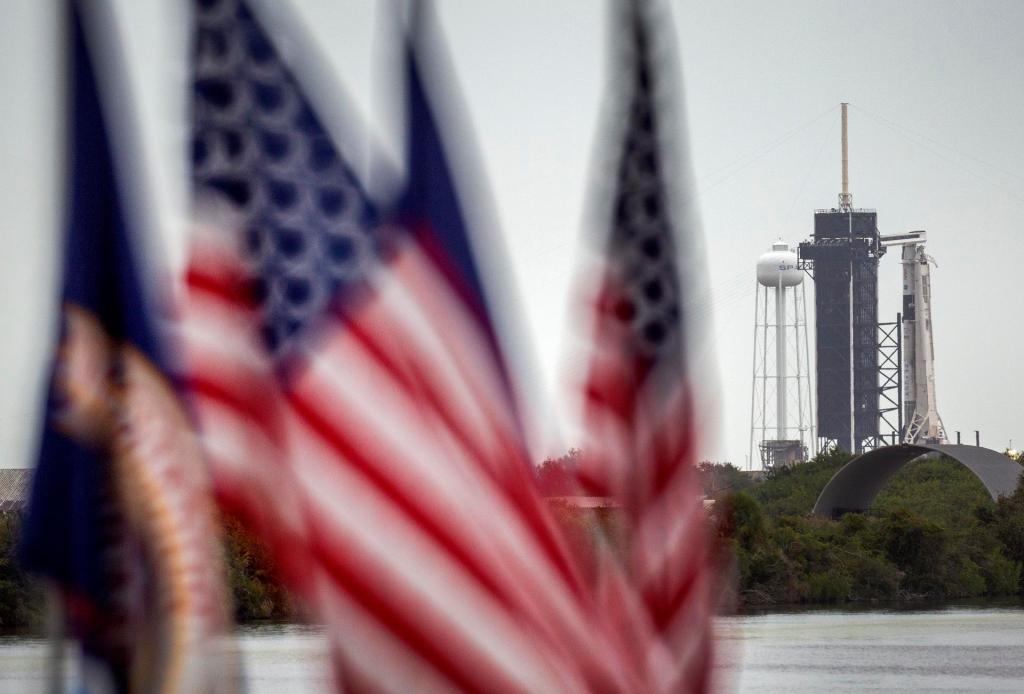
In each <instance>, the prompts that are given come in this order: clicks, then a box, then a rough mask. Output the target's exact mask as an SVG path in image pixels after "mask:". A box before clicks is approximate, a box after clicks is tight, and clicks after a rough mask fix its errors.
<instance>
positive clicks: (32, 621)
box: [0, 513, 43, 630]
mask: <svg viewBox="0 0 1024 694" xmlns="http://www.w3.org/2000/svg"><path fill="white" fill-rule="evenodd" d="M20 520H21V519H20V517H19V516H18V515H17V514H15V513H0V630H8V629H19V628H25V627H38V626H39V624H41V623H42V605H43V600H42V592H41V591H40V589H39V586H38V585H37V584H36V582H35V581H33V580H32V578H31V577H30V576H29V575H28V574H27V573H25V571H24V570H23V569H22V568H21V565H20V564H19V563H18V560H17V549H18V536H19V535H18V533H19V529H20Z"/></svg>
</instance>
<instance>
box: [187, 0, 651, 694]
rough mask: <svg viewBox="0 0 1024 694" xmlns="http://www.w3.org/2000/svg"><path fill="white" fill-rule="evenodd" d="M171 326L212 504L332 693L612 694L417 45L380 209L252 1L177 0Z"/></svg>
mask: <svg viewBox="0 0 1024 694" xmlns="http://www.w3.org/2000/svg"><path fill="white" fill-rule="evenodd" d="M195 9H196V35H195V40H196V44H195V46H196V52H195V56H194V61H195V62H194V64H195V81H194V85H195V106H194V114H193V118H194V120H193V172H194V173H193V179H194V186H195V197H196V211H197V229H198V233H197V237H196V244H195V250H194V254H193V256H192V261H191V265H190V268H189V271H188V281H187V285H188V290H189V299H188V302H187V306H186V310H185V314H184V321H183V327H182V333H183V336H184V338H185V341H186V343H187V346H188V352H189V363H190V368H189V380H190V383H191V386H192V390H193V393H194V395H195V402H196V407H197V412H198V416H199V420H200V422H201V426H202V429H203V436H204V442H205V445H206V448H207V451H208V452H209V455H210V459H211V461H212V463H213V467H214V478H215V480H216V483H217V489H218V492H219V494H220V497H221V499H222V501H223V502H224V503H225V504H226V505H227V506H228V507H229V508H231V509H233V510H235V511H236V512H237V513H238V514H239V515H240V516H241V517H242V518H243V519H244V520H246V521H247V522H248V524H249V527H250V528H251V529H253V531H254V532H255V533H256V534H258V535H260V536H262V537H263V538H265V539H266V540H267V542H268V544H269V546H270V549H271V552H272V554H273V555H274V557H275V559H276V561H277V563H278V565H279V566H280V568H281V570H282V572H283V574H284V577H285V578H286V580H287V581H288V583H289V585H290V586H291V587H292V589H293V590H295V591H296V592H297V593H298V594H299V595H300V597H302V598H304V600H305V603H306V604H307V605H308V606H309V607H310V609H312V610H313V612H314V613H315V617H316V618H317V619H320V620H323V621H324V622H325V623H326V625H327V628H328V636H329V639H330V641H331V646H332V651H331V653H332V659H333V662H334V664H335V668H336V673H337V674H338V676H339V682H341V683H343V684H344V686H345V688H346V689H349V688H350V689H353V690H356V691H361V690H374V691H429V690H451V689H459V690H470V691H585V690H601V691H630V690H634V691H635V690H637V689H638V688H640V682H641V679H640V677H639V674H638V673H637V672H635V671H634V670H633V669H632V668H631V666H630V665H629V663H628V662H627V661H626V660H625V654H624V650H623V649H622V648H621V647H620V646H619V645H618V643H619V642H618V640H617V639H616V638H615V637H614V635H613V634H612V633H611V632H610V630H609V629H608V626H609V623H608V622H607V620H606V619H605V618H604V615H603V613H601V611H600V610H598V609H597V605H596V603H595V602H594V599H593V593H592V591H591V590H590V589H589V588H588V586H587V585H585V584H584V582H583V581H582V579H581V578H580V574H579V572H578V571H577V569H576V565H575V562H574V559H573V557H572V555H571V554H570V552H569V551H568V550H567V549H566V547H565V544H564V542H563V541H562V539H561V536H560V534H559V532H558V530H557V528H556V527H555V525H554V524H553V522H552V521H551V518H550V516H549V515H548V513H547V511H546V509H545V508H544V506H543V503H542V501H541V499H540V497H539V495H538V493H537V491H536V488H535V484H534V480H533V476H532V473H531V469H530V463H529V461H528V459H527V457H526V455H525V452H524V446H523V442H522V436H521V430H520V425H519V422H518V420H517V416H516V414H515V407H514V404H513V398H512V396H511V393H510V391H509V375H508V372H507V369H506V366H505V362H504V359H503V357H502V355H501V352H500V350H499V348H498V340H497V337H496V333H495V328H494V324H493V322H492V320H491V312H490V305H489V302H488V298H487V295H486V293H485V291H484V288H483V282H482V278H481V276H480V274H479V271H478V269H477V262H476V259H475V256H474V251H475V250H476V249H475V246H474V239H473V238H472V236H471V230H470V229H469V228H468V225H467V223H466V220H465V217H464V215H463V212H462V207H463V200H461V199H460V197H459V194H458V192H457V190H456V186H455V182H454V177H453V174H452V171H451V170H450V168H449V161H448V157H447V155H446V147H445V146H444V145H443V139H442V136H441V134H440V133H439V131H438V129H437V127H436V125H435V120H434V116H433V107H434V104H433V103H432V102H431V99H430V97H429V95H428V94H427V93H426V91H425V89H424V84H423V81H422V79H421V73H420V63H419V60H418V53H419V52H420V51H421V50H423V45H424V44H425V43H426V42H428V41H429V39H428V37H427V33H428V32H427V31H426V30H425V29H424V25H426V24H429V15H427V13H426V11H425V10H424V9H423V8H420V9H419V10H418V11H417V13H416V17H415V18H414V21H413V29H412V39H411V43H410V46H409V48H408V51H407V61H406V72H407V117H408V122H409V132H408V142H407V144H408V151H407V162H406V164H407V184H406V189H405V192H404V194H403V195H402V196H401V197H400V200H399V202H398V204H397V205H396V209H395V212H394V213H393V214H391V215H389V216H388V217H387V218H386V219H384V220H379V218H378V215H377V213H376V212H375V207H374V205H373V204H372V203H371V202H370V200H369V199H368V197H367V195H366V193H365V191H364V188H363V187H362V186H361V184H360V183H359V182H358V181H357V180H356V178H355V176H354V175H353V173H352V171H351V169H350V167H349V166H348V165H347V163H346V161H345V158H344V156H343V153H342V152H341V151H339V149H338V148H337V146H336V145H335V144H334V142H333V141H332V139H331V138H330V136H329V135H328V133H327V131H326V129H325V128H324V125H323V123H322V122H321V121H320V120H319V118H318V116H317V114H316V113H315V111H314V109H313V107H312V105H311V102H310V101H309V100H308V99H307V97H306V93H305V91H304V89H303V87H302V83H301V79H300V78H301V75H299V74H296V73H295V72H293V71H292V70H291V69H290V68H289V66H288V64H286V62H285V61H284V60H283V59H282V57H281V55H280V53H279V52H278V51H277V50H276V48H275V45H274V43H273V37H271V36H269V35H268V34H267V32H266V30H265V28H264V27H263V26H262V25H261V23H260V21H259V16H258V15H257V13H255V12H253V11H252V10H251V9H250V8H249V7H248V6H247V5H246V4H245V3H243V2H238V1H234V0H222V1H221V2H205V1H204V2H197V4H196V8H195Z"/></svg>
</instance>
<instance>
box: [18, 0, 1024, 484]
mask: <svg viewBox="0 0 1024 694" xmlns="http://www.w3.org/2000/svg"><path fill="white" fill-rule="evenodd" d="M114 4H115V5H116V8H117V14H118V16H119V18H120V20H121V22H122V27H123V28H124V29H125V35H126V37H127V51H128V55H129V56H130V59H131V60H130V63H131V75H132V80H133V83H134V86H135V88H136V90H137V94H138V96H139V103H140V109H141V110H140V116H141V121H142V125H141V127H142V129H143V132H144V135H145V140H144V141H145V146H146V157H147V165H148V168H149V171H150V174H151V176H152V177H153V178H154V180H155V182H156V183H157V186H158V189H159V191H160V196H159V198H158V200H157V201H156V203H157V210H156V213H157V217H158V219H159V221H160V231H161V238H160V243H161V244H162V245H163V247H164V248H165V249H166V254H165V255H166V257H167V258H168V259H169V263H170V265H171V266H172V267H174V266H176V264H178V263H180V261H181V258H182V253H183V240H184V239H183V233H182V229H183V224H182V221H183V220H182V209H183V201H184V185H183V180H184V179H183V172H184V164H183V162H182V161H181V159H180V157H178V153H179V152H180V151H182V143H183V142H184V139H185V137H186V134H185V133H186V131H185V120H184V113H185V111H184V108H185V105H184V104H185V101H184V91H183V88H184V84H185V82H184V80H185V79H186V77H187V75H186V73H185V63H184V57H185V48H184V45H185V44H184V42H185V40H186V38H187V26H186V24H185V15H184V14H183V13H181V12H179V11H175V10H174V9H173V8H172V7H171V4H170V3H166V2H163V1H162V0H131V1H129V0H118V1H117V2H115V3H114ZM295 4H296V5H297V7H298V9H299V13H300V15H301V16H302V17H303V18H304V19H305V20H307V22H308V25H309V26H310V27H312V34H313V38H314V40H315V41H316V42H317V43H319V45H320V48H321V49H322V50H323V51H324V53H325V54H326V55H327V57H328V59H329V61H330V68H331V69H332V70H333V71H334V72H335V73H336V76H337V79H338V80H339V81H340V82H341V83H342V84H343V86H344V88H345V89H346V90H347V91H348V93H349V95H350V97H351V99H352V102H353V108H354V109H355V111H356V113H357V114H358V117H359V120H361V121H362V122H363V123H364V124H365V123H369V124H371V125H370V127H371V128H372V130H373V131H374V134H375V135H376V137H378V139H380V140H381V141H382V142H383V143H384V145H385V146H389V145H391V146H393V142H394V133H393V126H394V123H393V121H392V120H389V117H388V115H387V114H386V112H385V111H384V109H383V105H384V102H385V99H384V97H385V96H386V93H387V91H388V90H387V89H382V87H381V85H380V84H379V82H380V79H379V78H380V74H381V73H380V69H379V66H378V65H375V62H376V61H375V50H374V37H375V36H377V35H379V33H380V32H379V26H378V24H377V21H378V20H377V17H376V12H377V10H378V7H377V3H376V2H371V1H370V0H365V1H361V2H356V1H353V2H342V1H334V0H331V1H328V0H296V3H295ZM670 4H671V9H672V14H673V19H674V24H675V30H676V34H677V39H676V40H677V44H678V46H679V49H680V54H681V59H682V66H683V73H684V75H685V108H686V113H687V118H688V123H689V156H690V158H691V164H692V168H693V170H694V174H695V178H696V180H697V182H698V186H697V187H698V191H697V195H696V204H697V205H698V206H699V213H700V217H701V219H702V220H703V234H704V236H705V246H706V248H707V252H708V261H709V276H710V283H711V301H710V302H709V304H708V307H707V309H708V313H709V315H710V316H711V319H712V327H711V331H710V332H711V335H712V337H713V341H712V342H711V343H710V344H709V346H708V348H707V349H708V356H709V357H710V362H709V363H711V364H712V365H713V366H714V368H712V369H709V372H708V373H707V374H705V375H704V376H703V378H705V379H706V380H707V382H708V383H712V384H717V385H716V386H715V389H716V392H717V394H718V398H717V400H718V402H709V403H708V407H709V408H711V409H712V410H713V411H717V412H718V418H717V419H718V426H717V429H718V430H717V431H709V432H707V435H706V436H705V441H704V444H703V449H704V450H703V451H702V457H705V458H710V459H714V460H729V461H732V462H734V463H736V464H738V465H741V466H743V465H745V464H746V460H745V458H746V454H747V446H748V437H749V427H750V397H751V382H750V377H751V373H750V364H751V361H752V350H753V339H752V334H753V312H754V308H753V302H754V287H755V275H754V264H755V262H756V260H757V257H758V256H759V255H760V254H761V253H762V252H763V251H764V250H767V248H768V246H769V245H770V243H771V242H772V241H773V240H774V239H775V238H777V237H779V236H782V237H783V238H785V239H786V240H788V241H791V242H797V241H799V240H802V239H804V238H806V237H807V236H809V235H810V233H811V231H812V221H813V220H812V213H813V210H814V209H815V208H822V207H831V206H833V205H834V204H835V202H836V195H837V193H838V192H839V125H838V121H839V115H838V108H837V105H838V103H839V102H840V101H848V102H850V103H851V108H850V121H851V124H850V152H851V153H850V181H851V183H850V185H851V191H852V193H853V199H854V204H855V206H857V207H868V208H874V209H877V210H878V221H879V227H880V229H881V231H882V233H896V232H901V231H906V230H910V229H926V230H927V231H928V252H929V254H931V255H932V256H934V257H935V259H936V260H937V262H938V268H936V269H934V270H933V274H932V289H933V294H934V316H933V318H934V325H935V328H934V330H935V351H936V370H937V399H938V406H939V412H940V414H941V416H942V418H943V420H944V422H945V425H946V429H947V431H949V432H950V434H951V435H952V432H954V431H956V430H960V431H963V432H965V436H967V437H969V438H973V431H974V430H975V429H980V430H981V432H982V442H983V444H986V445H989V446H991V447H993V448H999V449H1001V448H1003V447H1006V446H1007V445H1008V444H1009V442H1010V439H1011V438H1013V439H1014V444H1015V445H1020V446H1024V427H1022V426H1021V421H1020V416H1019V413H1020V409H1019V406H1018V393H1019V392H1020V391H1021V378H1022V375H1024V367H1022V366H1021V360H1020V358H1019V356H1018V355H1019V353H1020V349H1019V343H1020V341H1021V339H1022V336H1024V328H1022V322H1021V315H1022V308H1024V294H1022V292H1021V290H1020V282H1019V279H1018V277H1019V275H1020V272H1019V269H1018V267H1019V263H1020V260H1021V258H1024V234H1022V229H1021V221H1022V220H1024V173H1022V170H1021V167H1020V166H1019V162H1021V161H1022V160H1024V136H1022V135H1021V132H1020V130H1021V128H1020V124H1021V121H1022V115H1024V89H1022V85H1024V74H1022V70H1024V68H1022V66H1024V42H1022V41H1021V40H1020V36H1019V31H1020V27H1021V26H1024V3H1019V2H1013V1H1008V2H980V1H979V2H937V1H935V0H928V1H927V2H925V1H922V2H908V1H904V0H901V1H899V2H827V1H824V0H810V1H807V2H786V3H764V2H732V1H727V0H722V1H719V2H702V1H693V2H691V1H689V0H687V1H676V2H672V3H670ZM46 5H47V3H42V2H36V1H35V0H11V1H10V2H5V3H3V5H2V6H0V90H2V92H0V93H2V94H3V99H2V101H0V104H2V105H0V118H2V120H0V124H2V127H0V210H2V211H3V212H2V214H0V234H2V236H3V238H2V241H3V245H2V248H3V253H0V316H2V318H3V325H4V326H5V330H4V339H3V340H0V383H2V385H3V387H2V388H0V466H9V467H18V466H25V465H30V464H31V461H32V457H33V455H34V447H35V438H36V436H37V431H38V426H39V413H40V412H41V407H42V398H43V390H42V389H43V386H44V383H43V380H44V370H45V360H46V359H47V358H48V350H49V344H50V341H51V340H52V337H53V330H54V327H55V325H56V317H55V316H56V314H55V306H56V296H57V287H56V273H57V263H58V260H59V252H58V248H57V233H58V226H59V221H60V213H61V209H62V199H61V196H60V186H59V184H60V179H59V177H58V171H59V165H60V151H59V143H60V133H61V127H62V122H61V120H60V114H59V112H58V110H59V109H58V106H59V103H60V102H59V90H58V79H57V78H58V74H59V70H60V50H59V49H60V47H59V46H58V45H57V44H56V40H57V34H56V12H55V10H54V9H53V8H49V7H47V6H46ZM438 6H439V9H440V18H441V22H442V24H443V26H444V28H445V30H446V31H447V39H448V43H449V49H450V52H451V54H452V58H453V62H454V65H455V69H456V72H457V78H458V80H459V82H460V84H461V87H462V90H463V94H464V99H465V101H466V104H467V106H468V109H469V112H470V113H469V117H470V118H471V120H472V122H473V125H474V128H475V131H476V138H477V141H478V144H479V147H480V149H481V158H482V159H483V161H484V166H485V167H486V173H487V174H488V176H489V181H490V188H491V192H492V194H493V197H494V198H495V201H496V204H497V210H498V214H499V217H500V222H501V225H502V228H503V229H504V232H505V234H506V237H507V238H506V245H507V247H508V249H509V255H510V258H509V260H510V263H511V265H512V268H513V274H514V277H515V280H516V282H517V284H518V289H519V292H520V295H521V298H522V309H523V313H524V314H525V315H526V316H527V318H528V322H529V329H530V331H531V333H532V337H533V340H534V342H535V344H536V348H537V353H538V357H539V363H540V366H541V368H542V373H543V376H542V378H543V384H544V387H545V388H548V389H550V388H553V387H554V384H555V383H557V378H556V371H557V369H558V364H559V359H560V358H561V357H562V349H563V347H564V342H563V339H562V336H563V334H564V325H565V317H566V316H565V313H566V307H567V297H568V293H569V286H570V283H571V279H572V277H571V276H572V273H571V270H572V268H573V265H574V263H575V249H576V240H577V237H578V234H579V231H580V225H581V221H582V216H583V204H584V191H585V186H586V182H587V180H588V175H589V174H590V168H589V167H590V161H591V159H592V153H593V144H594V138H595V133H596V127H597V120H598V119H597V114H598V103H599V99H600V92H601V85H602V79H603V77H602V67H603V65H604V54H603V51H604V39H605V35H606V34H605V27H604V14H603V11H602V9H603V5H602V3H599V2H596V1H595V0H576V1H570V0H490V1H488V2H464V1H462V0H444V1H441V2H439V3H438ZM898 255H899V253H898V251H895V252H890V253H889V254H888V255H887V256H886V257H884V258H883V259H882V262H881V270H880V273H879V278H880V280H879V281H880V287H879V294H880V307H879V315H880V318H882V319H885V318H888V317H890V316H891V317H893V318H894V317H895V314H896V312H897V311H898V310H899V308H900V303H899V302H900V274H899V262H898ZM967 432H970V433H967ZM553 441H554V440H553ZM562 443H565V444H571V443H572V441H564V442H562ZM560 445H562V444H561V443H556V442H552V443H551V444H550V447H551V451H552V452H554V450H555V449H556V448H558V447H559V446H560Z"/></svg>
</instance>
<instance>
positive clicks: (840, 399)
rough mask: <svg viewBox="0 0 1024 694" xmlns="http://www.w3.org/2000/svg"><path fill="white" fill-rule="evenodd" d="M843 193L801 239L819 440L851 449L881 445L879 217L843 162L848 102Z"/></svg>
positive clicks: (881, 248)
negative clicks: (857, 205) (866, 205)
mask: <svg viewBox="0 0 1024 694" xmlns="http://www.w3.org/2000/svg"><path fill="white" fill-rule="evenodd" d="M842 126H843V127H842V155H843V159H842V161H843V164H842V192H841V193H840V194H839V204H838V206H837V207H834V208H832V209H828V210H816V211H815V213H814V236H813V237H812V239H811V240H810V241H805V242H803V243H801V244H800V249H799V253H800V260H801V264H802V266H803V267H804V268H805V269H807V270H810V271H811V273H812V276H813V277H814V315H815V337H816V352H817V364H816V372H817V373H816V375H817V379H816V380H817V412H818V427H817V428H818V437H819V442H820V444H821V446H820V447H821V449H822V450H825V449H827V448H828V447H829V446H831V445H838V446H839V447H841V448H843V449H845V450H848V451H851V452H854V453H861V452H862V451H865V450H868V449H870V448H874V447H875V446H877V445H878V443H879V404H878V403H879V380H878V375H879V364H878V347H879V345H878V330H879V327H878V261H879V259H880V258H881V257H882V255H883V254H884V253H885V247H884V246H882V245H881V244H880V243H879V234H878V215H877V213H876V212H875V211H874V210H865V209H854V207H853V196H852V195H851V194H850V190H849V176H848V167H847V151H848V147H847V104H845V103H844V104H843V105H842Z"/></svg>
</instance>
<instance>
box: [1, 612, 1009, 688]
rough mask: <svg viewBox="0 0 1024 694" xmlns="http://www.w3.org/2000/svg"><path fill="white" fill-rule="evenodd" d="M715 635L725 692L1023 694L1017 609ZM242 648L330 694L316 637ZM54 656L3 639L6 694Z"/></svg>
mask: <svg viewBox="0 0 1024 694" xmlns="http://www.w3.org/2000/svg"><path fill="white" fill-rule="evenodd" d="M716 631H717V634H718V639H719V649H718V658H719V666H718V671H717V673H718V681H719V684H720V687H721V688H723V689H725V690H727V691H728V690H738V691H741V692H785V693H786V694H795V693H796V692H824V691H828V692H845V691H857V692H861V691H928V692H943V691H945V692H964V691H976V692H1024V609H1022V608H1020V607H1017V606H1015V607H998V608H977V607H950V608H944V609H935V610H893V611H880V610H876V611H856V612H851V611H820V610H819V611H805V612H793V613H785V614H780V613H774V614H756V615H743V616H737V617H724V618H722V619H720V620H719V621H718V624H717V629H716ZM237 644H238V649H239V652H240V654H241V656H242V659H243V662H244V663H245V670H246V675H247V680H248V691H250V692H252V694H264V693H266V694H292V693H296V694H297V693H299V692H318V691H325V690H326V687H327V684H328V683H329V680H328V677H327V674H326V669H325V667H326V666H325V657H324V652H325V643H324V639H323V636H322V634H321V633H320V631H319V630H318V629H316V628H314V627H305V626H296V625H274V624H270V625H267V624H261V625H255V626H247V627H242V628H240V629H239V632H238V636H237ZM47 648H48V647H47V645H46V643H45V642H43V641H42V640H40V639H34V638H28V637H24V636H0V692H38V691H41V690H42V683H43V671H44V666H45V663H46V657H47V653H48V650H47ZM67 674H68V676H69V678H73V677H74V673H73V672H69V673H67Z"/></svg>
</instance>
